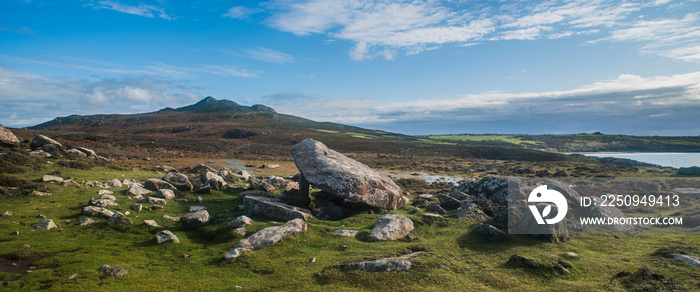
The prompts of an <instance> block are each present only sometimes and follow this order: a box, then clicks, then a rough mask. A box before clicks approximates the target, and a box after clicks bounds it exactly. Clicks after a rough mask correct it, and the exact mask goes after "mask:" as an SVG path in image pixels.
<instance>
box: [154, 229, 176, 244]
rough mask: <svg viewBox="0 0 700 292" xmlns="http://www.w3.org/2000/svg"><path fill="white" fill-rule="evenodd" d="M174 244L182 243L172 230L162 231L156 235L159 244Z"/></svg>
mask: <svg viewBox="0 0 700 292" xmlns="http://www.w3.org/2000/svg"><path fill="white" fill-rule="evenodd" d="M168 241H170V242H172V243H180V239H178V238H177V236H175V234H173V233H172V232H170V230H161V231H160V232H158V233H157V234H156V242H157V243H158V244H163V243H166V242H168Z"/></svg>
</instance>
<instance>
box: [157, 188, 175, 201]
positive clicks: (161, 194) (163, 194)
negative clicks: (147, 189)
mask: <svg viewBox="0 0 700 292" xmlns="http://www.w3.org/2000/svg"><path fill="white" fill-rule="evenodd" d="M155 197H156V198H162V199H165V200H172V199H174V198H175V192H173V190H169V189H160V190H158V191H157V192H156V195H155Z"/></svg>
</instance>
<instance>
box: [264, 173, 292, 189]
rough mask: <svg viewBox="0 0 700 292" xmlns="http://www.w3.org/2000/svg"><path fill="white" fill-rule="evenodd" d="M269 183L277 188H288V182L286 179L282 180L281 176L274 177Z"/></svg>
mask: <svg viewBox="0 0 700 292" xmlns="http://www.w3.org/2000/svg"><path fill="white" fill-rule="evenodd" d="M267 183H268V184H270V185H272V186H273V187H275V188H281V187H286V186H287V183H288V181H287V180H286V179H284V178H281V177H279V176H272V177H270V179H268V180H267Z"/></svg>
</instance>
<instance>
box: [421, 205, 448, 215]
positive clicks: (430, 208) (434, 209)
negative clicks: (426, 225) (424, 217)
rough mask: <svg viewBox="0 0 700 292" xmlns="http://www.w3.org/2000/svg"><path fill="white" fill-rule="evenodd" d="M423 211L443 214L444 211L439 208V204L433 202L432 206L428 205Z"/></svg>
mask: <svg viewBox="0 0 700 292" xmlns="http://www.w3.org/2000/svg"><path fill="white" fill-rule="evenodd" d="M425 210H426V211H428V212H433V213H438V214H445V209H443V208H442V207H440V203H438V202H433V203H432V204H430V205H428V206H427V207H425Z"/></svg>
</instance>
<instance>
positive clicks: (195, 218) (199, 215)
mask: <svg viewBox="0 0 700 292" xmlns="http://www.w3.org/2000/svg"><path fill="white" fill-rule="evenodd" d="M180 222H181V223H182V225H183V226H185V228H197V227H200V226H204V224H206V223H207V222H209V212H207V210H202V211H196V212H191V213H187V214H185V215H182V216H181V217H180Z"/></svg>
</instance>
